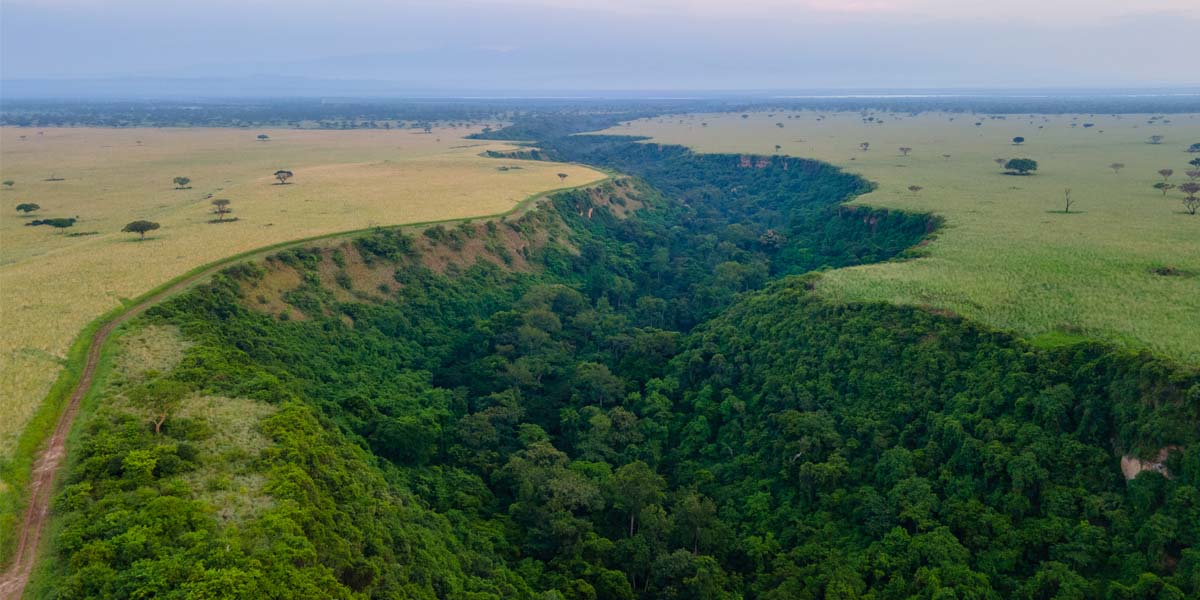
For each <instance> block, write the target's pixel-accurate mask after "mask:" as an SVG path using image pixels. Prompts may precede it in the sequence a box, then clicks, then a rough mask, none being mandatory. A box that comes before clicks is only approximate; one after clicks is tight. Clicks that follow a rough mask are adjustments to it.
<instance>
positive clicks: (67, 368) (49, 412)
mask: <svg viewBox="0 0 1200 600" xmlns="http://www.w3.org/2000/svg"><path fill="white" fill-rule="evenodd" d="M601 173H603V177H602V178H601V179H600V180H598V181H585V182H581V183H577V184H575V185H568V186H563V187H559V188H555V189H551V190H545V191H542V192H538V193H536V194H533V195H530V196H528V197H526V198H524V199H522V200H521V201H520V202H518V203H516V205H515V206H513V207H512V208H509V209H508V210H505V211H503V212H499V213H495V214H491V215H483V216H480V217H473V218H468V219H461V218H455V219H443V220H435V221H424V222H419V223H405V224H401V225H393V226H390V227H384V228H382V229H400V230H404V231H412V230H420V229H424V228H426V227H431V226H433V225H445V224H450V223H459V222H463V221H471V220H488V219H501V218H504V217H509V216H515V215H520V214H523V213H524V212H525V211H527V210H529V209H530V208H532V207H533V206H534V205H535V204H536V203H537V202H538V201H539V200H541V199H543V198H545V197H547V196H549V195H551V194H555V193H558V192H563V191H567V190H573V189H577V188H584V187H590V186H593V185H598V184H599V183H602V182H604V181H608V180H610V179H612V178H613V177H614V176H615V175H616V174H615V173H612V172H605V171H601ZM379 229H381V228H379V227H371V228H366V229H355V230H351V231H342V232H335V233H327V234H323V235H318V236H313V237H309V238H304V239H299V240H292V241H287V242H281V243H277V244H271V245H268V246H264V247H262V248H257V249H255V250H250V251H248V252H242V253H240V254H236V255H233V256H228V257H225V258H222V259H220V260H217V261H214V262H212V263H209V264H206V265H201V266H198V267H195V268H193V269H191V270H190V271H188V272H187V273H184V274H182V275H180V276H178V277H175V278H172V279H171V280H169V281H166V282H164V283H162V284H160V285H158V286H155V287H154V288H153V289H151V290H148V291H147V292H145V293H143V294H141V295H140V296H138V297H137V298H135V299H132V300H130V299H125V298H122V299H121V305H120V306H119V307H117V308H114V309H112V310H110V311H108V312H107V313H105V314H103V315H101V316H100V317H98V318H96V319H95V320H93V321H92V322H91V323H89V324H88V325H87V326H86V327H84V328H83V330H82V331H80V332H79V334H78V335H77V336H76V337H75V339H74V341H73V342H72V343H71V347H70V350H69V351H68V353H67V359H66V360H65V361H63V365H62V369H61V370H60V371H59V372H58V377H57V379H56V380H55V382H54V384H53V386H52V387H51V388H50V392H49V394H48V395H47V396H46V398H45V400H44V401H43V402H42V403H41V404H39V405H38V406H37V408H36V410H35V411H33V415H32V417H31V418H30V419H29V422H28V424H27V425H26V426H25V427H24V429H22V430H21V434H20V436H19V437H18V438H17V441H16V444H15V447H14V448H13V451H12V454H11V456H9V457H7V458H5V457H3V456H0V566H4V565H7V564H8V560H9V558H11V554H12V551H13V549H14V548H13V545H14V541H15V536H16V534H17V527H16V524H17V523H18V522H19V520H20V518H21V515H22V512H23V511H24V509H25V506H26V502H27V501H28V498H27V497H26V489H27V486H28V485H29V476H30V471H31V469H32V467H33V463H34V461H35V460H36V459H37V453H38V450H40V449H41V447H42V445H43V443H44V442H45V441H46V439H47V438H49V436H50V435H51V434H52V433H53V431H54V428H55V427H56V426H57V424H58V418H59V415H60V414H61V413H62V411H63V408H64V407H65V406H66V403H67V400H68V399H69V398H70V396H71V392H72V391H74V389H75V386H76V384H77V383H78V382H79V377H80V375H81V374H82V372H83V368H84V365H85V363H86V360H87V353H88V349H89V348H90V346H91V341H92V337H93V336H94V335H95V333H96V331H97V330H99V329H100V328H101V327H103V326H104V325H105V324H106V323H109V322H111V321H113V320H115V319H118V318H120V317H121V316H122V315H124V314H125V313H127V312H128V311H129V310H130V309H131V308H133V307H136V306H138V305H140V304H142V303H143V302H145V301H147V300H149V299H151V298H153V297H155V296H157V295H159V294H162V293H164V292H167V291H169V290H171V289H172V288H174V287H176V286H178V285H179V284H180V283H182V282H185V281H187V280H189V279H191V278H193V277H196V276H198V275H205V274H211V273H215V272H217V271H219V270H221V269H224V268H226V267H229V266H232V265H234V264H237V263H240V262H246V261H252V260H257V259H261V258H263V257H265V256H267V255H269V254H273V253H275V252H277V251H279V250H282V249H284V248H290V247H298V246H304V245H311V244H318V243H322V242H327V241H331V240H335V241H336V240H343V239H347V238H352V237H356V236H361V235H364V234H366V233H370V232H373V231H377V230H379ZM202 279H203V278H201V280H202ZM128 326H129V325H128V324H124V325H122V326H121V327H119V328H117V329H116V330H114V331H113V333H112V334H110V336H109V337H108V339H107V341H106V343H105V345H104V346H103V348H102V351H101V356H100V361H101V362H100V366H99V368H98V369H97V372H96V376H95V379H94V380H93V382H94V383H93V387H92V389H91V390H89V392H88V395H87V396H85V397H84V399H83V400H82V402H81V407H80V414H79V415H77V417H76V420H77V421H78V420H79V419H81V418H84V411H85V410H94V407H93V408H91V409H89V408H88V403H89V402H91V400H90V399H91V398H92V397H93V396H95V395H96V394H97V389H99V387H100V386H98V385H96V384H97V383H99V382H101V381H102V377H107V375H108V372H109V371H110V370H111V362H112V349H113V344H114V343H115V340H116V339H117V338H118V337H119V336H120V334H121V333H122V332H123V329H124V328H126V327H128ZM75 435H77V434H76V431H75V430H74V429H73V430H72V433H71V436H75ZM72 440H74V437H71V438H70V439H69V440H68V444H67V447H68V456H71V455H73V453H72V452H71V449H72V448H73V442H72ZM48 537H50V536H45V537H43V540H42V541H43V542H45V540H46V539H47V538H48Z"/></svg>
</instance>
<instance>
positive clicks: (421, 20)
mask: <svg viewBox="0 0 1200 600" xmlns="http://www.w3.org/2000/svg"><path fill="white" fill-rule="evenodd" d="M1196 8H1197V0H1136V1H1133V0H723V1H718V0H593V1H584V0H442V1H425V0H407V1H382V0H339V1H336V2H320V1H317V0H206V1H204V2H199V1H192V0H0V71H2V72H0V76H2V77H3V78H4V79H25V78H78V77H110V76H128V75H137V76H155V77H158V76H180V77H245V76H263V75H279V76H289V77H290V76H306V77H316V78H337V79H374V80H381V81H388V82H395V83H396V84H398V85H405V86H410V87H412V88H414V89H416V88H439V89H531V90H534V89H559V90H561V89H672V88H675V89H737V88H759V89H761V88H776V89H780V88H790V89H803V88H822V87H857V88H865V87H949V86H1004V87H1013V86H1057V87H1072V86H1149V85H1155V86H1157V85H1181V84H1184V85H1189V84H1200V67H1197V65H1196V50H1195V41H1194V40H1195V39H1197V38H1198V37H1200V33H1197V32H1200V18H1198V17H1197V16H1196V12H1197V11H1196Z"/></svg>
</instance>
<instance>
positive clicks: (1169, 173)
mask: <svg viewBox="0 0 1200 600" xmlns="http://www.w3.org/2000/svg"><path fill="white" fill-rule="evenodd" d="M1158 174H1159V175H1162V178H1163V181H1166V180H1168V179H1170V178H1171V176H1172V175H1174V174H1175V169H1159V170H1158Z"/></svg>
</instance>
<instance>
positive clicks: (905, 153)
mask: <svg viewBox="0 0 1200 600" xmlns="http://www.w3.org/2000/svg"><path fill="white" fill-rule="evenodd" d="M909 152H912V148H909V147H908V146H900V155H901V156H908V153H909Z"/></svg>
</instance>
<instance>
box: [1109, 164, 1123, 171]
mask: <svg viewBox="0 0 1200 600" xmlns="http://www.w3.org/2000/svg"><path fill="white" fill-rule="evenodd" d="M1108 168H1110V169H1112V170H1113V173H1117V172H1119V171H1120V170H1121V169H1124V168H1125V163H1118V162H1115V163H1112V164H1111V165H1108Z"/></svg>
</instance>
